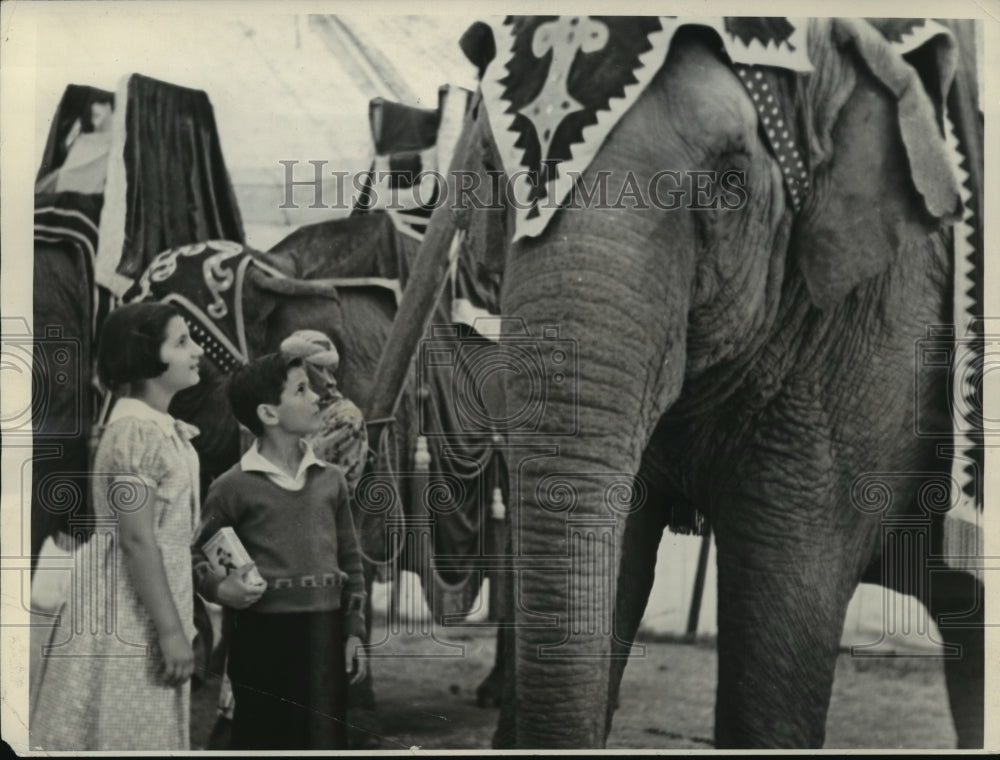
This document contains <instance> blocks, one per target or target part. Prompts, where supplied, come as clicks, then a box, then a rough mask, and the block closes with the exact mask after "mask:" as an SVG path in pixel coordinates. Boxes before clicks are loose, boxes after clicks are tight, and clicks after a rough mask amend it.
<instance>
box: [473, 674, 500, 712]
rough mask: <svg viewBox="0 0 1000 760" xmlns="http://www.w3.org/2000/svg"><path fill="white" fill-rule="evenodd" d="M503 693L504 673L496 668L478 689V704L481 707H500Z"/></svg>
mask: <svg viewBox="0 0 1000 760" xmlns="http://www.w3.org/2000/svg"><path fill="white" fill-rule="evenodd" d="M502 695H503V673H502V672H501V671H500V669H498V668H494V669H493V670H492V671H490V674H489V675H488V676H486V678H485V679H483V682H482V683H481V684H479V687H478V688H477V689H476V704H477V705H478V706H479V707H499V706H500V702H501V699H502Z"/></svg>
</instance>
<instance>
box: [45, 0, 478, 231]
mask: <svg viewBox="0 0 1000 760" xmlns="http://www.w3.org/2000/svg"><path fill="white" fill-rule="evenodd" d="M88 5H89V4H81V12H74V9H73V7H72V6H71V7H69V8H66V7H65V6H63V11H62V12H60V13H59V14H51V15H46V16H45V18H44V23H40V24H39V28H38V35H37V60H38V66H37V77H36V82H35V146H34V165H35V166H37V165H38V163H39V161H40V159H41V155H42V150H43V149H44V146H45V139H46V136H47V135H48V131H49V126H50V123H51V120H52V117H53V115H54V114H55V111H56V107H57V105H58V103H59V98H60V97H61V96H62V94H63V91H64V90H65V88H66V85H67V84H70V83H76V84H86V85H91V86H94V87H100V88H103V89H107V90H112V91H114V90H115V89H116V87H117V85H118V83H119V81H120V79H121V78H122V77H123V76H126V75H128V74H130V73H140V74H144V75H146V76H150V77H154V78H157V79H162V80H164V81H167V82H171V83H173V84H178V85H183V86H185V87H191V88H195V89H200V90H204V91H205V92H206V93H207V94H208V97H209V99H210V100H211V102H212V105H213V108H214V110H215V117H216V122H217V125H218V130H219V135H220V139H221V142H222V149H223V153H224V156H225V160H226V164H227V166H228V168H229V171H230V175H231V177H232V180H233V184H234V187H235V190H236V195H237V198H238V200H239V204H240V209H241V211H242V213H243V217H244V223H245V224H246V228H247V237H248V243H250V245H253V246H255V247H258V248H267V247H270V245H271V244H273V243H274V242H276V241H277V240H278V239H280V238H281V237H283V236H284V235H285V234H287V233H288V232H289V231H290V230H291V229H292V228H294V227H297V226H300V225H301V224H305V223H310V222H316V221H321V220H323V219H327V218H334V217H337V216H342V215H345V214H346V213H347V209H349V208H350V203H351V194H350V193H351V192H352V190H353V184H354V183H353V182H352V177H353V175H355V174H356V173H357V172H360V171H365V170H367V169H368V168H369V166H370V163H371V158H372V142H371V136H370V132H369V126H368V103H369V101H370V100H371V99H372V98H373V97H376V96H381V97H384V98H388V99H391V100H397V101H401V102H404V103H407V104H408V105H414V106H420V107H424V108H436V107H437V99H438V88H439V87H441V86H442V85H445V84H452V85H458V86H462V87H467V88H469V89H472V88H474V87H475V70H474V68H473V66H472V65H471V64H470V63H469V62H468V61H467V60H466V59H465V56H464V55H463V54H462V52H461V50H460V49H459V46H458V39H459V37H460V36H461V34H462V32H464V31H465V29H466V28H467V27H468V26H469V24H471V23H472V22H473V21H474V20H475V18H474V17H473V16H463V15H456V14H449V15H447V16H400V15H377V14H376V15H365V16H339V17H333V16H318V15H311V16H310V15H295V14H291V13H289V14H277V15H276V14H275V13H273V12H272V13H268V14H267V15H255V14H252V13H241V14H239V15H235V14H234V13H232V11H231V10H230V11H228V12H227V13H225V14H213V13H211V7H210V6H209V9H208V10H209V12H208V13H206V12H205V8H204V7H200V8H199V9H198V13H197V14H192V13H189V12H185V11H184V10H183V6H181V9H180V10H179V12H178V11H175V12H172V13H156V14H152V13H148V12H146V13H141V14H135V15H129V14H127V13H126V14H123V13H115V14H114V15H113V16H112V15H110V14H106V13H95V12H94V11H93V9H92V8H88ZM223 7H224V6H223ZM268 9H269V10H270V11H274V10H275V8H274V6H269V8H268ZM282 161H285V162H296V163H295V164H291V165H288V164H282V163H280V162H282ZM310 161H315V162H325V163H323V164H321V165H320V168H321V171H322V173H323V178H324V187H323V191H322V193H320V194H317V193H316V191H315V189H314V188H313V186H311V185H307V186H303V185H299V186H293V187H290V188H288V191H289V192H291V195H289V196H286V179H288V178H289V177H290V178H291V179H293V180H295V181H309V180H312V179H314V177H315V171H316V170H315V169H314V165H313V164H310V163H309V162H310ZM334 171H337V172H342V173H346V175H344V174H342V175H341V177H342V179H339V180H338V179H337V178H335V177H334V176H333V174H332V173H333V172H334ZM289 172H290V173H291V174H290V175H289ZM338 184H340V185H341V186H342V187H341V188H338V186H337V185H338ZM338 190H339V191H340V192H339V193H338ZM317 195H318V196H319V197H317ZM338 196H339V197H338ZM289 200H291V203H288V201H289ZM283 206H284V208H283ZM288 206H293V208H289V207H288ZM317 206H323V207H317Z"/></svg>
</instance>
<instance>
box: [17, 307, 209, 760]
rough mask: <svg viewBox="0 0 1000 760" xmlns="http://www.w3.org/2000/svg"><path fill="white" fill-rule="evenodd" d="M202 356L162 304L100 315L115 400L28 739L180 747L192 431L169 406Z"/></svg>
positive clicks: (70, 746)
mask: <svg viewBox="0 0 1000 760" xmlns="http://www.w3.org/2000/svg"><path fill="white" fill-rule="evenodd" d="M202 353H203V351H202V349H201V348H200V347H199V346H198V345H197V344H196V343H195V342H194V341H193V340H192V339H191V336H190V335H189V333H188V328H187V324H186V323H185V321H184V319H183V318H182V317H181V316H180V314H179V313H177V311H175V310H174V308H173V307H172V306H169V305H166V304H160V303H141V304H131V305H128V306H123V307H122V308H120V309H116V310H115V311H112V312H111V313H110V314H109V315H108V317H107V320H106V321H105V324H104V328H103V330H102V331H101V338H100V343H99V347H98V357H97V372H98V376H99V377H100V380H101V383H102V384H103V385H104V386H105V387H106V388H107V389H109V390H111V391H114V392H116V393H118V394H121V398H120V399H119V400H118V402H117V403H116V404H115V407H114V409H113V411H112V413H111V416H110V418H109V420H108V424H107V427H106V429H105V431H104V433H103V435H102V437H101V442H100V444H99V446H98V448H97V454H96V457H95V460H94V468H93V472H92V474H91V478H92V483H93V496H94V511H95V515H96V520H95V522H94V527H95V528H96V533H95V535H94V536H93V537H92V538H91V539H90V540H89V541H88V542H87V543H86V544H85V545H83V546H81V547H79V548H78V549H77V552H76V557H77V558H76V565H75V573H76V579H75V583H74V589H73V592H72V593H71V595H70V600H69V602H68V605H67V607H66V608H64V610H63V615H62V618H63V626H64V627H63V629H62V635H61V640H60V634H59V633H57V634H56V635H55V636H54V637H53V642H54V643H53V644H52V645H51V646H50V647H49V648H48V651H47V652H46V653H45V655H46V656H47V659H48V663H47V665H46V670H45V674H44V676H43V678H42V683H41V685H40V687H39V694H38V700H37V703H36V705H35V709H34V714H33V715H32V717H31V744H32V747H34V748H39V749H44V750H186V749H188V747H189V738H188V724H189V707H188V706H189V700H190V684H189V679H190V677H191V672H192V670H193V668H194V654H193V651H192V648H191V641H192V639H193V638H194V634H195V628H194V621H193V603H194V596H193V591H192V575H191V554H190V543H191V538H192V535H193V531H194V529H195V527H196V526H197V525H198V522H199V519H200V515H199V502H198V458H197V455H196V454H195V451H194V448H193V447H192V446H191V443H190V441H189V439H190V438H191V437H192V436H193V435H196V434H197V430H196V429H194V428H192V427H191V426H189V425H186V424H185V423H183V422H180V421H178V420H175V419H174V418H173V417H171V416H170V415H169V414H168V413H167V408H168V406H169V405H170V400H171V399H172V398H173V396H174V394H175V393H177V392H178V391H181V390H183V389H185V388H190V387H191V386H193V385H195V384H197V383H198V380H199V373H198V363H199V359H200V357H201V355H202ZM70 620H72V623H73V625H67V623H68V622H69V621H70Z"/></svg>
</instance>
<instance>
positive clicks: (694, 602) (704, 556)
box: [684, 527, 712, 643]
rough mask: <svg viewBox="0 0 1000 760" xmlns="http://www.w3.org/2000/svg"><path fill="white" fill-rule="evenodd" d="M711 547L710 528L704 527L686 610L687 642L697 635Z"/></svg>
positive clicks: (690, 641) (685, 637)
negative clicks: (689, 601) (689, 602)
mask: <svg viewBox="0 0 1000 760" xmlns="http://www.w3.org/2000/svg"><path fill="white" fill-rule="evenodd" d="M711 548H712V528H711V527H707V528H705V535H704V536H702V537H701V549H700V550H699V551H698V569H697V570H696V571H695V574H694V589H692V591H691V609H690V610H688V622H687V631H685V633H684V639H685V641H687V642H688V643H692V642H694V640H695V638H696V637H697V635H698V616H699V615H700V614H701V597H702V594H703V592H704V591H705V576H706V575H707V574H708V573H707V571H708V553H709V550H710V549H711Z"/></svg>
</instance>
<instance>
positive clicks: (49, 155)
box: [35, 84, 115, 182]
mask: <svg viewBox="0 0 1000 760" xmlns="http://www.w3.org/2000/svg"><path fill="white" fill-rule="evenodd" d="M114 102H115V94H114V93H113V92H108V91H107V90H101V89H98V88H97V87H89V86H87V85H82V84H71V85H69V86H67V87H66V90H65V92H63V96H62V98H61V99H60V101H59V106H58V107H57V108H56V113H55V117H54V118H53V119H52V126H51V127H50V128H49V136H48V138H47V139H46V141H45V152H44V153H43V154H42V162H41V164H39V166H38V174H37V175H36V177H35V181H36V182H37V181H38V180H40V179H42V177H45V176H47V175H48V174H50V173H51V172H53V171H55V170H56V169H58V168H59V167H60V166H62V165H63V162H65V161H66V154H67V153H68V152H69V149H68V148H67V147H66V138H67V137H68V136H69V133H70V130H71V129H72V128H73V124H75V123H76V121H77V119H79V120H80V130H81V131H82V132H93V131H94V125H93V123H92V122H91V115H90V107H91V106H92V105H93V104H94V103H110V104H111V105H112V107H113V106H114Z"/></svg>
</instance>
